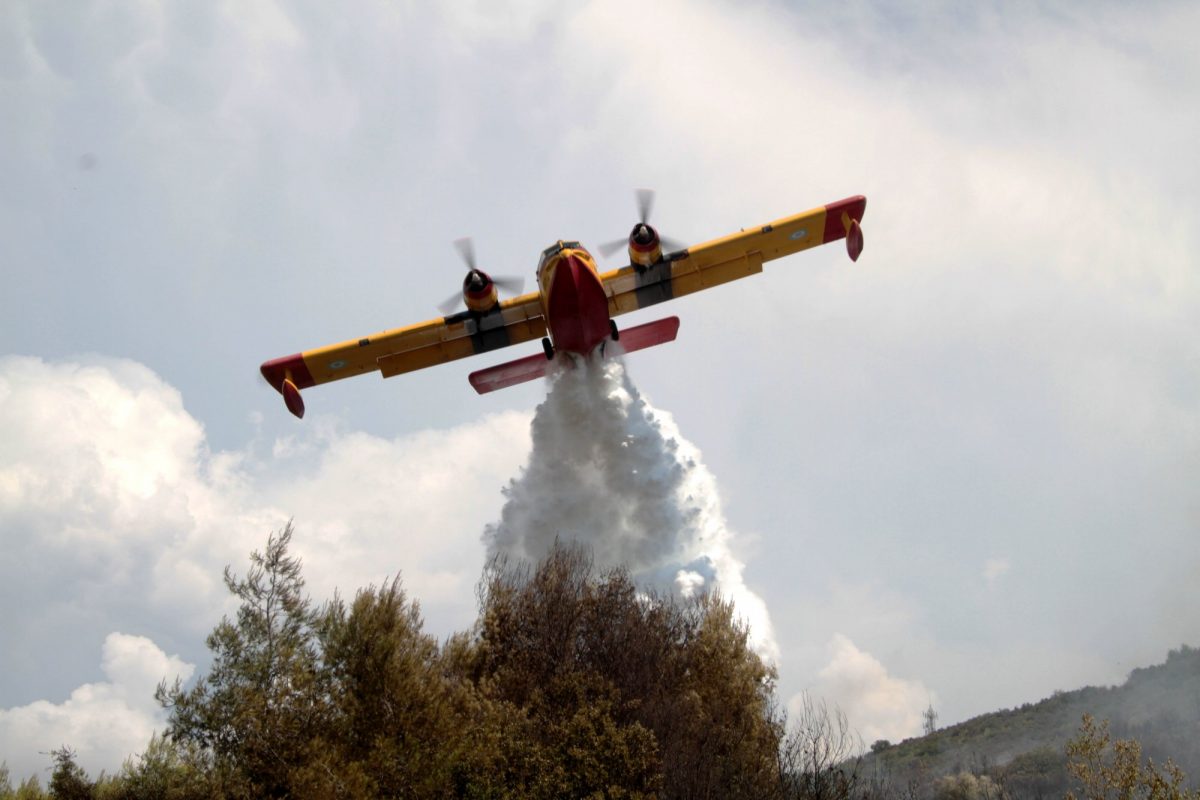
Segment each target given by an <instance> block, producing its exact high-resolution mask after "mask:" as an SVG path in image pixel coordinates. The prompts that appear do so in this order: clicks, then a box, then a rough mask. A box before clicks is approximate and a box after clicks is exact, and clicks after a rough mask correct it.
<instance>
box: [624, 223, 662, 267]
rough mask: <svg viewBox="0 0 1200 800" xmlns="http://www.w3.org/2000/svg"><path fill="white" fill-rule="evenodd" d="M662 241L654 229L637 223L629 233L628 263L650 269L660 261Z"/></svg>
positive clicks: (645, 224)
mask: <svg viewBox="0 0 1200 800" xmlns="http://www.w3.org/2000/svg"><path fill="white" fill-rule="evenodd" d="M662 257H663V251H662V240H661V239H659V237H658V231H656V230H654V227H653V226H651V225H649V224H647V223H645V222H639V223H638V224H637V225H634V226H633V230H632V231H630V232H629V263H630V264H634V265H636V266H639V267H652V266H654V265H655V264H657V263H658V262H659V261H662Z"/></svg>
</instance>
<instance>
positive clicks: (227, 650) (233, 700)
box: [156, 522, 328, 796]
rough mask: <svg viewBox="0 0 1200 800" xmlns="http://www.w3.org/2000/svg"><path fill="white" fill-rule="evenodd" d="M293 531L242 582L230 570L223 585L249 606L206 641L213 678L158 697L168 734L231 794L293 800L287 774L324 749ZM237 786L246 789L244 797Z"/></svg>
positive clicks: (323, 710)
mask: <svg viewBox="0 0 1200 800" xmlns="http://www.w3.org/2000/svg"><path fill="white" fill-rule="evenodd" d="M292 533H293V529H292V524H291V523H290V522H289V523H288V524H287V525H286V526H285V527H284V529H283V530H282V531H279V532H278V533H277V534H272V535H271V536H270V537H268V539H267V547H266V550H265V552H263V553H259V552H258V551H255V552H253V553H252V554H251V556H250V561H251V567H250V570H249V572H248V573H247V574H246V577H245V578H244V579H239V578H237V577H235V576H234V574H233V572H232V570H231V569H230V568H229V567H226V568H225V585H226V587H227V588H228V589H229V591H230V592H231V593H233V594H234V595H236V596H237V597H238V598H239V599H240V600H241V601H242V604H241V606H240V608H239V609H238V612H237V618H236V620H232V621H231V620H229V619H228V618H225V619H222V620H221V623H220V624H219V625H217V627H216V629H214V630H213V632H212V633H211V634H210V635H209V636H208V639H207V645H208V648H209V650H211V651H212V653H213V661H212V666H211V669H210V672H209V674H208V675H207V676H206V677H205V678H204V679H203V680H202V681H200V682H198V683H197V684H196V685H195V686H194V687H193V688H192V689H190V690H185V689H184V688H183V687H182V685H181V683H180V682H179V681H178V680H176V682H175V684H174V686H173V687H170V688H168V687H167V686H166V684H165V683H164V684H160V685H159V687H158V691H157V693H156V697H157V699H158V700H159V702H160V703H162V705H163V706H164V707H166V708H168V709H169V710H170V718H169V721H168V729H167V733H168V735H169V736H170V737H171V739H173V740H174V741H176V742H181V743H184V744H194V745H196V746H198V747H200V748H201V749H203V750H205V751H208V752H211V753H212V754H213V757H214V759H215V762H214V769H215V771H216V772H217V774H218V776H219V780H220V782H221V783H222V784H224V785H225V788H224V790H225V791H226V792H234V793H242V792H249V793H252V794H256V795H259V796H263V795H266V796H282V795H285V794H287V793H288V784H289V773H290V771H291V770H292V769H293V768H294V767H296V766H297V765H299V764H301V763H302V762H304V761H305V760H306V759H307V756H308V754H309V753H308V751H309V750H310V749H313V748H316V749H318V750H319V749H320V745H319V743H318V742H317V741H316V739H317V738H318V737H319V735H320V733H321V731H322V730H323V728H324V721H325V718H326V716H327V713H328V708H327V702H326V701H327V697H326V695H325V693H324V692H323V691H322V690H321V687H319V686H318V685H317V679H318V659H317V651H316V648H315V646H314V636H313V624H314V622H315V617H314V614H313V612H312V610H311V608H310V603H309V600H308V597H307V596H306V595H305V594H304V592H303V588H304V580H303V579H302V578H301V576H300V560H299V559H297V558H293V557H291V556H289V555H288V544H289V543H290V542H291V539H292ZM239 787H240V788H239Z"/></svg>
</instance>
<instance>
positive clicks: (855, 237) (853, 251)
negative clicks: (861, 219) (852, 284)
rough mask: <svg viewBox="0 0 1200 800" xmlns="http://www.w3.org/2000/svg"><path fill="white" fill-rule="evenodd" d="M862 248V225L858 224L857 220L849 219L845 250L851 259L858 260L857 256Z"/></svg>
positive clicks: (860, 253)
mask: <svg viewBox="0 0 1200 800" xmlns="http://www.w3.org/2000/svg"><path fill="white" fill-rule="evenodd" d="M862 250H863V232H862V226H861V225H859V224H858V220H856V219H852V220H850V230H848V231H846V252H847V253H848V254H849V255H850V260H851V261H858V257H859V256H861V255H862Z"/></svg>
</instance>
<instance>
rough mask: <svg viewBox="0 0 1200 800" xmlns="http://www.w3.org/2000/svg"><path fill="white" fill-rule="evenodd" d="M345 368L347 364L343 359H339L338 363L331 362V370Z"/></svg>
mask: <svg viewBox="0 0 1200 800" xmlns="http://www.w3.org/2000/svg"><path fill="white" fill-rule="evenodd" d="M344 366H346V362H345V361H342V360H341V359H338V360H337V361H331V362H329V368H330V369H341V368H342V367H344Z"/></svg>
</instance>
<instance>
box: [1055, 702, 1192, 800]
mask: <svg viewBox="0 0 1200 800" xmlns="http://www.w3.org/2000/svg"><path fill="white" fill-rule="evenodd" d="M1067 756H1068V758H1069V759H1070V760H1069V762H1068V764H1067V771H1068V772H1069V773H1070V774H1071V776H1072V777H1073V778H1075V780H1077V781H1078V782H1079V790H1080V793H1081V794H1080V796H1081V797H1083V798H1086V800H1112V799H1113V798H1116V799H1117V800H1200V790H1194V789H1187V788H1185V787H1184V781H1185V780H1186V777H1185V776H1184V774H1183V771H1182V770H1181V769H1180V768H1179V767H1177V766H1176V765H1175V764H1174V763H1172V762H1171V761H1170V760H1168V761H1167V762H1166V764H1164V765H1163V766H1162V767H1156V766H1155V765H1154V761H1153V760H1151V759H1146V760H1145V761H1143V759H1142V746H1141V744H1139V743H1138V742H1137V741H1136V740H1134V739H1113V738H1112V735H1111V733H1110V730H1109V723H1108V721H1107V720H1106V721H1104V722H1102V723H1100V724H1099V725H1097V724H1096V721H1095V720H1094V719H1093V718H1092V716H1091V715H1089V714H1085V715H1084V717H1083V724H1082V726H1081V727H1080V729H1079V735H1078V736H1077V737H1075V738H1074V739H1072V740H1071V741H1070V742H1068V743H1067ZM1067 797H1068V798H1069V800H1074V798H1075V797H1076V795H1075V794H1074V792H1071V793H1068V795H1067Z"/></svg>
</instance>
